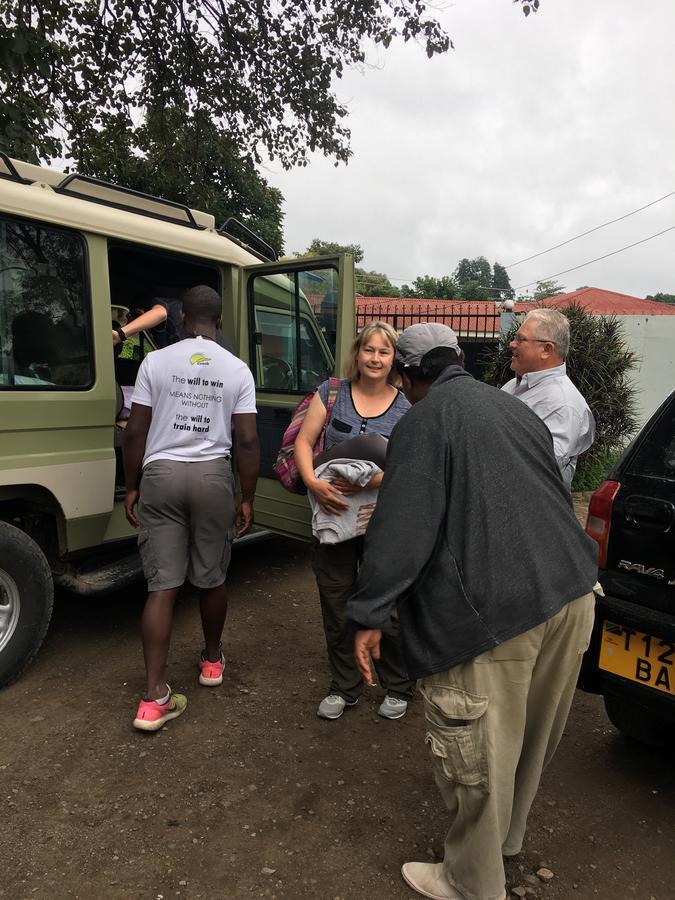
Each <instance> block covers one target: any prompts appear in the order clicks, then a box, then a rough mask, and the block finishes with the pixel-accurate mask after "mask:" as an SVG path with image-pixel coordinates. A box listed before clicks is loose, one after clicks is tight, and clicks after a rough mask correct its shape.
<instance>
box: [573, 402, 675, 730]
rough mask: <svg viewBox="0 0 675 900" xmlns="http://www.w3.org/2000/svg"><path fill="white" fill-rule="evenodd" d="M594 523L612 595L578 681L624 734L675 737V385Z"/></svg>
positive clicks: (598, 499)
mask: <svg viewBox="0 0 675 900" xmlns="http://www.w3.org/2000/svg"><path fill="white" fill-rule="evenodd" d="M586 531H587V533H588V534H589V535H590V536H591V537H592V538H593V539H594V540H596V541H597V542H598V548H599V549H598V563H599V567H600V573H599V579H600V583H601V584H602V587H603V590H604V592H605V596H604V598H598V599H597V603H596V610H595V627H594V629H593V636H592V639H591V645H590V647H589V650H588V653H587V654H586V657H585V659H584V664H583V667H582V672H581V677H580V681H579V685H580V687H582V688H583V689H584V690H586V691H590V692H592V693H596V694H602V695H603V696H604V700H605V707H606V709H607V715H608V716H609V718H610V720H611V722H612V723H613V724H614V725H615V726H616V727H617V728H618V729H619V731H621V732H622V733H623V734H625V735H627V736H629V737H632V738H637V739H638V740H641V741H644V742H645V743H648V744H651V745H653V746H661V747H664V746H665V747H672V746H675V393H673V394H671V395H670V397H669V398H668V399H667V400H666V401H665V403H664V404H663V405H662V406H661V408H660V409H659V410H658V411H657V412H656V413H655V414H654V415H653V416H652V418H651V419H650V420H649V422H648V423H647V424H646V425H645V427H644V428H643V429H642V431H641V432H640V433H639V434H638V436H637V437H636V438H635V439H634V440H633V442H632V443H631V445H630V446H629V447H628V449H627V450H626V452H625V453H624V454H623V456H622V457H621V459H620V461H619V463H618V464H617V466H616V468H615V469H614V471H613V472H612V474H611V475H610V477H609V480H608V481H605V482H604V483H603V484H602V485H601V486H600V487H599V488H598V490H597V491H596V492H595V493H594V494H593V496H592V497H591V501H590V504H589V507H588V517H587V520H586Z"/></svg>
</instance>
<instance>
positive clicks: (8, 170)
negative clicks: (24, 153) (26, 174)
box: [0, 150, 28, 184]
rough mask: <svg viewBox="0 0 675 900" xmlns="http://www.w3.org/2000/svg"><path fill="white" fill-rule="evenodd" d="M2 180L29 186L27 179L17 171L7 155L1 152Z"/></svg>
mask: <svg viewBox="0 0 675 900" xmlns="http://www.w3.org/2000/svg"><path fill="white" fill-rule="evenodd" d="M0 178H9V179H11V181H18V182H20V183H21V184H28V182H27V181H26V179H25V178H22V177H21V175H19V173H18V172H17V170H16V166H15V165H14V163H13V162H12V160H11V159H10V158H9V156H8V155H7V154H6V153H3V152H2V150H0Z"/></svg>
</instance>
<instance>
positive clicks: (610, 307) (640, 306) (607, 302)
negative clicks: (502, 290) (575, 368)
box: [519, 287, 675, 316]
mask: <svg viewBox="0 0 675 900" xmlns="http://www.w3.org/2000/svg"><path fill="white" fill-rule="evenodd" d="M572 303H574V304H576V305H577V306H582V307H583V308H584V309H586V310H588V312H590V313H593V314H594V315H596V316H611V315H614V316H675V305H672V304H669V303H659V302H658V301H656V300H642V299H641V298H640V297H631V296H630V294H617V293H616V291H604V290H602V288H594V287H585V288H579V290H578V291H571V292H569V293H567V294H559V295H558V296H557V297H549V298H548V299H547V300H545V301H544V304H545V305H546V306H550V307H553V308H554V309H560V308H562V307H564V306H570V304H572ZM519 305H520V304H519Z"/></svg>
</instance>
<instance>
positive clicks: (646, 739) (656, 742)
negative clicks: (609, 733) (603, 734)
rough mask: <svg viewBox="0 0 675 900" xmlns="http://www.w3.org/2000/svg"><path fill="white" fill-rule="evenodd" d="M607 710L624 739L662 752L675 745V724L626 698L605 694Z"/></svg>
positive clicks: (611, 720) (610, 719)
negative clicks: (638, 742)
mask: <svg viewBox="0 0 675 900" xmlns="http://www.w3.org/2000/svg"><path fill="white" fill-rule="evenodd" d="M603 699H604V701H605V709H606V711H607V716H608V718H609V721H610V722H611V723H612V725H613V726H614V727H615V728H617V729H618V730H619V731H620V732H621V734H622V735H623V736H624V737H627V738H630V739H631V740H634V741H640V743H641V744H648V745H649V746H650V747H657V748H659V749H661V750H663V749H668V748H672V747H673V746H674V745H675V724H673V723H672V722H669V721H668V720H667V719H662V718H660V717H659V716H657V715H655V714H654V713H653V712H652V711H651V710H650V709H648V708H647V707H646V706H642V704H640V703H636V702H635V701H634V700H630V699H628V698H626V697H617V696H615V695H614V694H605V696H604V697H603Z"/></svg>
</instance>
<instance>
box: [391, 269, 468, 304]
mask: <svg viewBox="0 0 675 900" xmlns="http://www.w3.org/2000/svg"><path fill="white" fill-rule="evenodd" d="M401 295H402V296H403V297H416V298H418V299H420V300H426V299H429V300H455V299H456V298H457V296H458V293H457V285H456V284H455V282H454V281H453V280H452V278H451V277H450V276H449V275H442V276H441V277H440V278H436V277H435V276H434V275H419V276H418V277H417V278H416V279H415V280H414V281H413V283H412V286H410V285H407V284H404V285H403V286H402V287H401Z"/></svg>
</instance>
